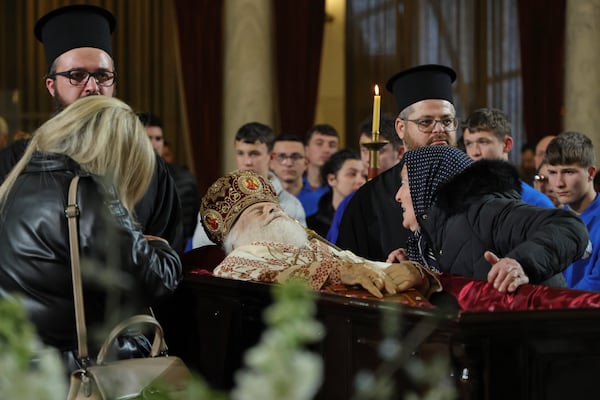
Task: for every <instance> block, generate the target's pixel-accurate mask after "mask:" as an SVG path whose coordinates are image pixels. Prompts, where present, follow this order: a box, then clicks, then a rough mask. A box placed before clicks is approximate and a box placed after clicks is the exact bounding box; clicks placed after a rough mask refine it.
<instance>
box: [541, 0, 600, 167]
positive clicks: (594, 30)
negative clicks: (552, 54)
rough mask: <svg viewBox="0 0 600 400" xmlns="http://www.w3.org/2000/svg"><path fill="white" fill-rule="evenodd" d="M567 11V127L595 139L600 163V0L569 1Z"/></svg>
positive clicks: (565, 122) (599, 162)
mask: <svg viewBox="0 0 600 400" xmlns="http://www.w3.org/2000/svg"><path fill="white" fill-rule="evenodd" d="M566 14H567V15H566V19H567V20H566V32H565V40H566V41H565V52H566V54H565V121H564V128H565V130H568V131H578V132H582V133H585V134H586V135H588V136H589V137H590V138H591V139H592V141H593V142H594V147H595V150H596V159H597V164H598V165H600V0H567V12H566ZM548 61H549V62H552V60H548Z"/></svg>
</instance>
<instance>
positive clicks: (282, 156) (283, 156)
mask: <svg viewBox="0 0 600 400" xmlns="http://www.w3.org/2000/svg"><path fill="white" fill-rule="evenodd" d="M275 159H276V160H277V162H279V163H280V164H283V163H284V162H285V160H288V159H290V160H292V162H293V163H295V162H298V161H300V160H303V159H304V156H303V155H302V154H300V153H292V154H285V153H279V154H276V155H275Z"/></svg>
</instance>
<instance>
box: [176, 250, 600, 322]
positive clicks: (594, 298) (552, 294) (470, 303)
mask: <svg viewBox="0 0 600 400" xmlns="http://www.w3.org/2000/svg"><path fill="white" fill-rule="evenodd" d="M223 257H225V253H224V252H223V250H222V249H221V248H220V247H218V246H205V247H201V248H198V249H194V250H192V251H190V252H188V253H186V254H184V256H183V258H182V261H183V264H184V270H185V271H186V272H187V273H191V274H200V275H212V270H213V269H214V267H216V266H217V265H218V264H219V262H220V261H221V260H223ZM439 278H440V282H441V283H442V287H443V288H444V291H445V292H447V293H449V294H451V295H452V296H453V297H454V298H455V299H456V301H457V302H458V305H459V307H460V310H461V312H463V313H464V312H482V311H507V310H513V311H515V310H556V309H568V308H598V307H600V293H599V292H586V291H582V290H572V289H557V288H552V287H548V286H540V285H521V286H520V287H519V288H518V289H517V291H516V292H515V293H500V292H499V291H497V290H496V289H494V287H493V286H492V285H490V284H489V283H487V282H486V281H481V280H475V279H471V278H465V277H463V276H452V275H446V274H441V275H440V276H439ZM322 292H325V293H332V294H338V295H341V296H347V297H369V298H373V299H377V298H376V297H374V296H372V295H370V294H369V292H367V291H366V290H364V289H357V288H356V287H348V286H344V285H335V286H328V287H326V288H324V289H323V290H322ZM417 295H418V292H416V291H407V292H405V293H400V294H398V295H395V296H386V297H384V298H383V299H381V300H382V301H392V302H398V303H403V304H406V305H410V306H415V307H424V308H429V307H433V305H432V304H431V303H429V302H428V301H427V300H426V299H423V298H421V297H420V296H419V297H416V296H417Z"/></svg>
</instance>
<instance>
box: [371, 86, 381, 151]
mask: <svg viewBox="0 0 600 400" xmlns="http://www.w3.org/2000/svg"><path fill="white" fill-rule="evenodd" d="M380 105H381V96H380V95H379V86H377V85H375V96H374V97H373V125H372V129H371V133H372V135H373V138H372V140H373V141H375V140H377V136H379V135H376V134H378V133H379V111H380Z"/></svg>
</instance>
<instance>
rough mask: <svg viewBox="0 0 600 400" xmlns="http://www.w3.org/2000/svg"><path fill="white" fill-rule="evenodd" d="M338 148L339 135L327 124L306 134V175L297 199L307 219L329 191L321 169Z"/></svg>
mask: <svg viewBox="0 0 600 400" xmlns="http://www.w3.org/2000/svg"><path fill="white" fill-rule="evenodd" d="M338 146H339V135H338V133H337V131H336V130H335V128H334V127H333V126H331V125H329V124H319V125H315V126H313V127H311V128H310V129H309V130H308V132H306V136H305V137H304V150H305V151H304V153H305V156H306V161H307V164H306V173H305V174H304V178H303V180H302V190H301V191H300V193H298V195H297V197H298V199H299V200H300V202H301V203H302V206H303V207H304V213H305V214H306V216H307V217H308V216H310V215H312V214H314V213H316V212H317V209H318V205H319V200H320V199H321V196H323V195H324V194H325V193H327V192H328V191H329V185H327V182H323V180H322V179H321V167H322V166H323V164H325V162H326V161H327V160H329V157H331V155H332V154H333V153H335V152H336V151H337V150H338Z"/></svg>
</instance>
